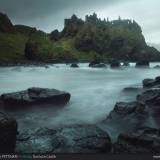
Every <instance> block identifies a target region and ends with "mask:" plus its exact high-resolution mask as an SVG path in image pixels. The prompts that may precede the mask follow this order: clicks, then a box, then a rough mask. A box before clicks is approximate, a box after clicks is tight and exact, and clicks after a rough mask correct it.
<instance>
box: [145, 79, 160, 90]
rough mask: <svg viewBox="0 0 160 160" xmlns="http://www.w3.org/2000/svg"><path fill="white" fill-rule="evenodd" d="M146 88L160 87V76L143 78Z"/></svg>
mask: <svg viewBox="0 0 160 160" xmlns="http://www.w3.org/2000/svg"><path fill="white" fill-rule="evenodd" d="M143 87H144V88H160V77H156V78H155V79H144V80H143Z"/></svg>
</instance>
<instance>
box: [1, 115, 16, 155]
mask: <svg viewBox="0 0 160 160" xmlns="http://www.w3.org/2000/svg"><path fill="white" fill-rule="evenodd" d="M17 127H18V126H17V122H16V120H15V119H13V118H11V117H9V116H7V115H5V114H4V113H1V112H0V153H1V154H4V153H14V151H15V145H16V136H17Z"/></svg>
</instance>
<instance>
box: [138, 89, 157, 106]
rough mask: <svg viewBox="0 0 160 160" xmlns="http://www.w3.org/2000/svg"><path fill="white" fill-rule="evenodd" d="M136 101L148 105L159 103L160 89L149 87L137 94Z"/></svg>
mask: <svg viewBox="0 0 160 160" xmlns="http://www.w3.org/2000/svg"><path fill="white" fill-rule="evenodd" d="M137 101H138V102H140V103H143V104H146V105H149V106H154V105H156V106H158V105H160V89H150V90H147V91H145V92H143V93H142V94H140V95H138V96H137Z"/></svg>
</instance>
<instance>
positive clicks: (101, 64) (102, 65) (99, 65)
mask: <svg viewBox="0 0 160 160" xmlns="http://www.w3.org/2000/svg"><path fill="white" fill-rule="evenodd" d="M92 67H93V68H106V67H107V66H106V65H105V64H104V63H100V64H95V65H93V66H92Z"/></svg>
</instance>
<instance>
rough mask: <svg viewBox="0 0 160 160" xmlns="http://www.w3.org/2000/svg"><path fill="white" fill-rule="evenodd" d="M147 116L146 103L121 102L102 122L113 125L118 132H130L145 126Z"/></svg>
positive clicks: (113, 128)
mask: <svg viewBox="0 0 160 160" xmlns="http://www.w3.org/2000/svg"><path fill="white" fill-rule="evenodd" d="M147 118H148V112H147V111H146V108H145V105H143V104H140V103H138V102H119V103H117V104H116V105H115V107H114V109H113V110H112V111H111V112H110V114H109V115H108V116H107V118H106V120H104V121H103V122H102V124H104V125H106V126H111V127H112V130H116V134H117V133H121V132H122V131H123V132H126V133H128V132H132V131H134V130H136V129H137V128H139V127H141V126H143V125H144V123H145V122H146V120H147ZM113 138H114V137H113Z"/></svg>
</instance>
